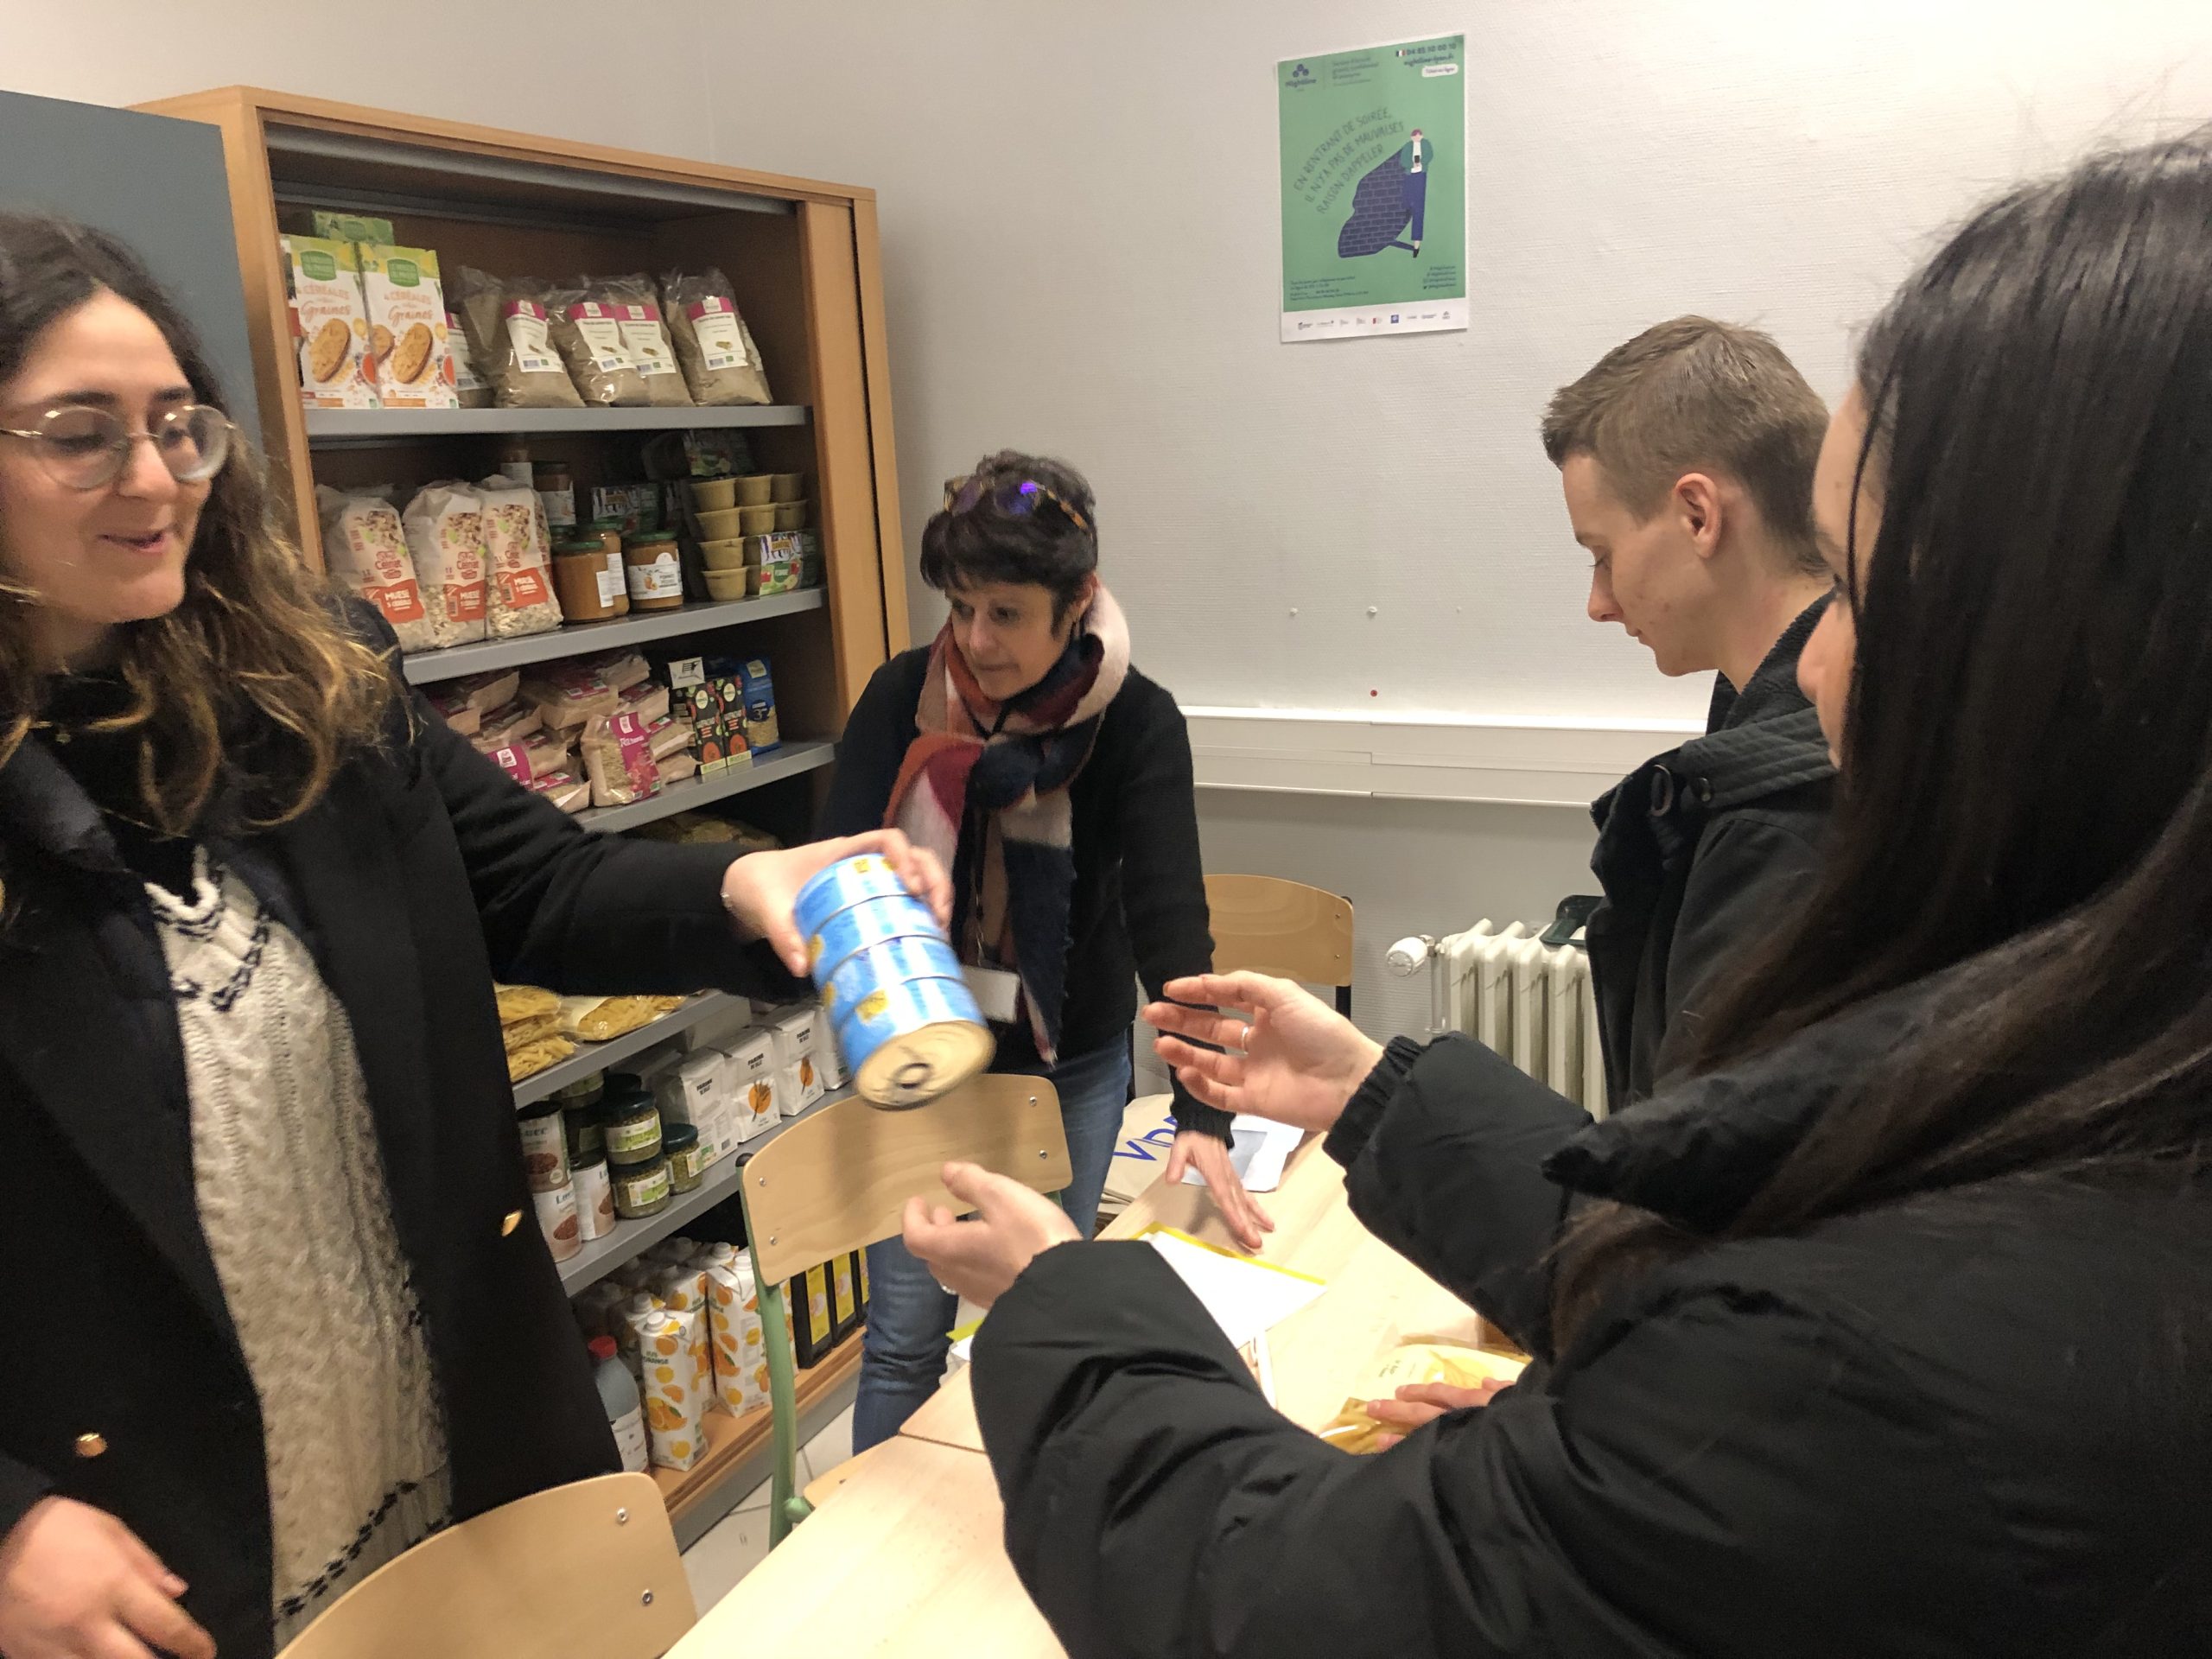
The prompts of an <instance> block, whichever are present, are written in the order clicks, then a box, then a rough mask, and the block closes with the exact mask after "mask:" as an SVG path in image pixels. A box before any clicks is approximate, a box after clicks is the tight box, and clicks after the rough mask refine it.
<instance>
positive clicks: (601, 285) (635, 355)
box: [587, 271, 691, 409]
mask: <svg viewBox="0 0 2212 1659" xmlns="http://www.w3.org/2000/svg"><path fill="white" fill-rule="evenodd" d="M587 294H588V297H589V298H590V299H592V300H593V301H594V302H597V303H598V304H600V305H602V306H604V307H606V308H607V310H608V311H609V312H611V313H612V314H613V317H614V321H615V323H616V326H617V327H619V328H620V330H621V334H622V344H623V346H625V347H626V349H627V350H628V352H629V353H630V359H631V361H632V362H633V363H635V364H636V365H638V373H639V377H640V378H642V379H643V380H644V381H645V399H644V401H645V403H647V404H651V405H652V407H653V408H655V409H687V408H689V407H690V404H691V392H690V388H689V387H687V386H686V385H684V384H683V370H682V369H680V368H678V367H677V363H676V346H675V343H674V342H673V341H672V340H670V339H669V337H668V324H667V323H666V321H664V320H663V318H662V316H661V310H660V296H659V295H658V293H657V292H655V291H654V289H653V279H652V277H648V276H646V275H645V273H644V272H643V271H639V272H638V273H636V274H635V275H633V276H629V277H601V278H599V279H597V280H595V281H594V280H591V279H587Z"/></svg>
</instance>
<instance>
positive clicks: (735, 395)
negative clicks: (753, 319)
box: [660, 266, 775, 404]
mask: <svg viewBox="0 0 2212 1659" xmlns="http://www.w3.org/2000/svg"><path fill="white" fill-rule="evenodd" d="M660 292H661V301H662V306H663V309H664V312H665V313H666V315H667V317H668V326H669V328H670V331H671V333H672V334H674V335H675V339H676V360H677V362H678V363H680V364H682V365H683V378H684V381H685V383H686V384H687V385H689V386H690V388H691V399H692V401H693V402H694V403H698V404H767V403H773V402H774V401H775V400H774V399H773V398H772V397H770V396H769V395H768V371H767V365H766V364H765V363H763V362H762V361H761V358H760V346H759V345H757V344H756V343H755V342H754V340H753V331H752V330H751V329H750V328H748V327H746V326H745V319H744V318H742V317H741V316H740V315H738V314H737V296H736V294H735V292H734V290H733V289H731V287H730V285H729V278H728V277H725V276H723V275H722V274H721V271H719V270H715V269H714V268H713V267H712V266H709V267H708V269H706V270H702V271H697V272H689V271H681V270H671V271H670V272H669V273H668V275H666V276H665V277H662V278H661V279H660Z"/></svg>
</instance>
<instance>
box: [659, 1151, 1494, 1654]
mask: <svg viewBox="0 0 2212 1659" xmlns="http://www.w3.org/2000/svg"><path fill="white" fill-rule="evenodd" d="M1262 1204H1264V1205H1266V1206H1267V1208H1268V1211H1269V1213H1270V1214H1272V1215H1273V1216H1274V1220H1275V1230H1274V1232H1273V1233H1271V1234H1269V1235H1268V1241H1267V1243H1266V1245H1265V1247H1264V1248H1263V1249H1262V1250H1261V1252H1260V1255H1261V1257H1262V1260H1265V1261H1268V1262H1275V1263H1277V1264H1279V1265H1281V1266H1283V1267H1287V1268H1294V1269H1296V1270H1297V1271H1299V1272H1300V1273H1308V1274H1313V1275H1314V1276H1316V1277H1317V1278H1320V1279H1324V1280H1325V1281H1328V1289H1327V1290H1326V1291H1325V1292H1324V1293H1323V1294H1321V1295H1320V1296H1319V1297H1318V1298H1317V1299H1316V1300H1314V1301H1313V1302H1312V1303H1310V1304H1308V1305H1307V1306H1306V1307H1304V1308H1302V1309H1300V1311H1299V1312H1298V1313H1295V1314H1294V1315H1292V1316H1291V1317H1290V1318H1289V1319H1285V1320H1284V1321H1282V1323H1281V1324H1280V1325H1276V1326H1275V1327H1274V1329H1273V1330H1271V1331H1270V1332H1268V1351H1269V1357H1270V1359H1271V1361H1272V1364H1273V1370H1274V1383H1275V1396H1276V1405H1277V1407H1278V1408H1280V1409H1281V1411H1282V1413H1283V1414H1284V1415H1286V1416H1287V1417H1289V1418H1290V1419H1291V1420H1292V1421H1294V1422H1297V1423H1300V1424H1302V1425H1304V1426H1305V1427H1308V1428H1313V1427H1319V1426H1320V1425H1321V1424H1322V1423H1325V1422H1326V1421H1328V1420H1329V1419H1330V1418H1331V1417H1332V1416H1334V1415H1335V1414H1336V1413H1337V1412H1338V1409H1339V1408H1342V1406H1343V1405H1344V1400H1345V1397H1346V1395H1347V1392H1348V1391H1349V1390H1350V1389H1351V1388H1352V1387H1353V1385H1354V1384H1355V1383H1357V1379H1358V1376H1359V1374H1360V1373H1361V1372H1362V1371H1363V1370H1365V1368H1366V1366H1367V1364H1368V1363H1369V1362H1370V1360H1371V1359H1372V1358H1374V1357H1375V1356H1376V1354H1378V1353H1379V1352H1380V1351H1382V1350H1383V1348H1385V1347H1387V1346H1388V1345H1389V1344H1391V1343H1393V1342H1395V1341H1398V1340H1402V1339H1403V1338H1410V1337H1416V1336H1438V1337H1448V1338H1457V1339H1459V1340H1461V1341H1470V1342H1474V1341H1482V1342H1486V1343H1487V1344H1490V1345H1493V1346H1500V1347H1502V1346H1503V1341H1502V1339H1501V1338H1498V1336H1497V1333H1496V1332H1494V1331H1491V1330H1490V1329H1489V1328H1488V1327H1486V1326H1485V1325H1484V1324H1483V1322H1482V1321H1481V1319H1478V1317H1477V1316H1476V1315H1475V1313H1472V1312H1471V1310H1470V1309H1469V1308H1467V1307H1466V1306H1465V1304H1463V1303H1461V1302H1460V1301H1459V1300H1457V1299H1456V1298H1454V1297H1453V1296H1452V1295H1451V1294H1450V1293H1448V1292H1446V1290H1444V1289H1443V1288H1442V1287H1440V1286H1438V1285H1437V1284H1436V1283H1435V1282H1434V1281H1432V1280H1430V1279H1429V1278H1427V1276H1426V1275H1424V1274H1422V1273H1421V1272H1420V1271H1419V1270H1418V1269H1417V1268H1414V1267H1413V1266H1412V1264H1410V1263H1409V1262H1407V1261H1406V1260H1405V1259H1404V1258H1403V1257H1402V1256H1400V1255H1397V1254H1396V1253H1395V1251H1393V1250H1391V1249H1389V1247H1388V1246H1386V1245H1384V1244H1383V1243H1381V1241H1379V1240H1378V1239H1376V1237H1375V1236H1373V1235H1372V1234H1370V1233H1369V1232H1368V1231H1367V1230H1366V1229H1365V1228H1363V1227H1362V1226H1361V1225H1360V1224H1359V1223H1358V1221H1357V1219H1356V1218H1355V1217H1353V1215H1352V1213H1351V1207H1350V1205H1348V1204H1347V1203H1346V1202H1345V1198H1344V1177H1343V1172H1342V1171H1341V1170H1339V1169H1338V1166H1336V1164H1335V1163H1334V1162H1332V1160H1330V1159H1329V1158H1328V1157H1326V1156H1325V1154H1323V1152H1322V1150H1321V1147H1320V1144H1319V1141H1308V1142H1307V1143H1306V1145H1305V1146H1304V1147H1300V1149H1299V1151H1298V1152H1297V1153H1296V1154H1294V1155H1293V1156H1292V1159H1291V1160H1290V1165H1289V1167H1288V1169H1287V1171H1286V1172H1285V1174H1284V1177H1283V1182H1282V1185H1281V1189H1280V1190H1279V1191H1277V1192H1273V1193H1270V1194H1268V1195H1267V1196H1266V1197H1265V1198H1262ZM1155 1225H1160V1226H1167V1227H1173V1228H1175V1229H1177V1230H1180V1231H1182V1232H1185V1233H1187V1234H1189V1235H1190V1236H1192V1237H1194V1238H1198V1239H1201V1240H1204V1241H1205V1242H1206V1243H1212V1244H1217V1245H1221V1246H1224V1247H1225V1248H1227V1249H1232V1250H1233V1249H1235V1248H1236V1246H1235V1245H1234V1243H1232V1242H1231V1240H1230V1236H1229V1230H1228V1229H1227V1228H1226V1227H1225V1226H1224V1224H1222V1223H1221V1221H1220V1220H1219V1218H1218V1217H1217V1216H1216V1215H1215V1214H1214V1212H1213V1209H1212V1206H1211V1203H1210V1202H1209V1200H1208V1198H1207V1196H1206V1193H1205V1189H1203V1188H1201V1187H1196V1186H1181V1185H1178V1186H1166V1185H1154V1186H1153V1187H1152V1188H1151V1189H1150V1190H1148V1191H1147V1192H1145V1193H1144V1194H1143V1195H1142V1196H1141V1197H1140V1198H1138V1199H1137V1200H1136V1201H1135V1203H1134V1204H1132V1205H1130V1206H1129V1208H1128V1210H1127V1211H1124V1212H1123V1214H1122V1217H1120V1219H1118V1220H1117V1221H1116V1222H1115V1224H1113V1225H1112V1226H1111V1227H1109V1228H1108V1229H1107V1230H1105V1231H1104V1232H1103V1234H1102V1235H1101V1236H1102V1237H1106V1238H1133V1237H1135V1236H1137V1235H1139V1234H1141V1233H1142V1232H1144V1231H1145V1230H1147V1229H1148V1228H1150V1227H1153V1226H1155ZM1004 1520H1005V1513H1004V1510H1003V1509H1002V1508H1001V1504H1000V1503H999V1495H998V1488H997V1486H996V1484H995V1482H994V1481H993V1479H992V1477H991V1471H990V1465H989V1463H988V1460H987V1459H985V1458H984V1457H983V1456H982V1435H981V1434H980V1433H978V1431H977V1428H976V1410H975V1404H974V1401H973V1399H972V1396H971V1395H970V1394H969V1370H967V1369H963V1370H960V1371H957V1372H956V1373H954V1375H953V1376H951V1377H950V1378H949V1379H948V1380H947V1382H946V1383H945V1385H944V1387H943V1388H942V1389H939V1390H938V1393H937V1394H936V1395H935V1396H933V1397H932V1398H931V1401H930V1402H929V1403H928V1404H927V1405H926V1406H925V1407H923V1408H922V1409H921V1410H919V1411H918V1412H917V1413H915V1414H914V1415H913V1417H912V1419H911V1420H910V1421H908V1422H907V1424H906V1427H905V1428H904V1429H902V1430H901V1431H900V1432H899V1436H898V1437H897V1438H896V1439H895V1440H890V1441H887V1442H886V1443H885V1444H884V1445H883V1446H880V1447H878V1448H877V1449H876V1451H875V1452H871V1453H870V1454H869V1456H868V1461H867V1463H866V1464H865V1465H862V1466H861V1467H859V1468H857V1469H855V1470H854V1471H852V1472H851V1475H850V1478H849V1479H847V1480H846V1481H845V1483H844V1484H842V1486H841V1487H840V1488H839V1489H838V1490H837V1491H835V1492H834V1493H833V1494H831V1495H830V1496H829V1500H828V1501H827V1502H826V1503H824V1504H823V1507H822V1509H821V1510H818V1511H817V1513H816V1514H815V1515H814V1516H811V1517H810V1519H809V1520H808V1521H807V1522H806V1523H805V1524H804V1526H801V1527H799V1528H798V1529H795V1530H794V1531H793V1532H792V1533H791V1536H790V1537H789V1538H788V1539H787V1540H786V1541H785V1542H784V1544H783V1545H782V1547H781V1548H778V1549H776V1550H775V1551H773V1552H772V1554H770V1555H769V1556H768V1558H767V1560H765V1561H763V1562H762V1563H761V1564H760V1566H759V1567H755V1568H753V1571H752V1572H751V1573H748V1574H747V1575H746V1577H745V1579H744V1580H743V1581H742V1582H741V1583H740V1584H739V1585H738V1586H737V1587H736V1588H735V1589H734V1590H733V1591H731V1592H730V1593H729V1594H728V1596H727V1597H725V1598H724V1599H722V1601H721V1603H720V1604H719V1605H716V1606H715V1608H714V1609H713V1610H712V1611H709V1613H708V1614H707V1616H706V1617H705V1618H703V1619H702V1620H701V1621H700V1623H699V1624H698V1626H697V1627H696V1629H695V1630H693V1631H692V1632H691V1633H690V1635H689V1636H687V1637H685V1638H684V1639H683V1641H682V1642H681V1643H678V1644H677V1647H676V1648H675V1649H674V1650H673V1651H672V1653H671V1656H670V1659H737V1656H740V1655H743V1654H753V1653H764V1652H765V1653H785V1652H797V1651H800V1650H802V1648H801V1644H803V1643H804V1644H807V1645H810V1646H815V1647H819V1646H822V1645H823V1644H824V1643H827V1644H829V1646H830V1647H831V1648H832V1649H834V1650H835V1651H836V1652H837V1653H839V1654H840V1655H847V1654H850V1655H864V1654H878V1653H882V1654H891V1653H899V1654H910V1653H933V1652H940V1651H950V1650H958V1651H964V1652H970V1653H982V1654H988V1655H991V1656H993V1659H1001V1656H1007V1659H1030V1656H1036V1659H1049V1656H1055V1655H1058V1654H1059V1653H1060V1652H1061V1651H1062V1650H1061V1649H1060V1647H1059V1645H1058V1643H1056V1642H1054V1641H1053V1639H1052V1632H1051V1631H1050V1630H1048V1629H1047V1628H1046V1624H1045V1623H1044V1621H1043V1619H1042V1618H1039V1615H1038V1613H1037V1611H1036V1610H1035V1608H1034V1607H1033V1606H1032V1605H1031V1604H1030V1601H1029V1598H1028V1596H1027V1594H1026V1593H1025V1592H1023V1590H1022V1588H1021V1586H1020V1581H1019V1580H1017V1579H1016V1578H1015V1577H1014V1568H1013V1567H1012V1566H1011V1565H1010V1564H1009V1563H1008V1562H1007V1558H1006V1551H1005V1548H1004V1547H1003V1544H1002V1543H1001V1529H1002V1527H1003V1525H1004Z"/></svg>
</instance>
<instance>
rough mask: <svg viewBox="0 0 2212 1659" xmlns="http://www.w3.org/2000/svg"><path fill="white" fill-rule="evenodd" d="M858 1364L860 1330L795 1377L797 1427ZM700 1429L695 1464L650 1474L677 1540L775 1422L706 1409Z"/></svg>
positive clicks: (761, 1450)
mask: <svg viewBox="0 0 2212 1659" xmlns="http://www.w3.org/2000/svg"><path fill="white" fill-rule="evenodd" d="M860 1363H861V1332H858V1331H855V1332H853V1333H852V1335H850V1336H849V1337H847V1338H845V1339H844V1340H843V1341H842V1342H841V1343H839V1344H837V1345H836V1347H835V1348H832V1349H831V1350H830V1351H829V1352H828V1353H827V1354H825V1355H823V1357H821V1358H820V1359H819V1360H817V1361H816V1362H815V1363H814V1364H812V1365H810V1366H809V1367H808V1368H807V1369H806V1370H803V1371H801V1372H799V1373H798V1388H797V1389H795V1390H794V1392H795V1393H796V1394H797V1395H798V1413H799V1419H800V1421H801V1424H802V1426H804V1423H805V1420H806V1416H807V1413H808V1411H809V1408H811V1407H812V1406H813V1405H814V1404H815V1403H816V1402H817V1401H819V1400H820V1399H821V1398H822V1397H823V1395H827V1394H829V1393H831V1392H832V1391H833V1390H835V1389H836V1388H837V1386H838V1385H839V1384H840V1383H843V1382H845V1381H846V1380H847V1379H849V1377H851V1376H853V1375H854V1373H855V1372H856V1371H858V1370H860ZM702 1427H703V1429H704V1431H705V1433H704V1439H705V1440H706V1442H707V1449H706V1450H705V1451H704V1452H701V1453H700V1455H699V1461H698V1462H696V1463H695V1464H693V1465H691V1466H690V1468H689V1469H685V1470H682V1471H678V1470H675V1469H659V1468H656V1469H655V1470H653V1471H652V1477H653V1482H654V1484H656V1485H658V1487H659V1488H660V1495H661V1501H662V1502H663V1503H666V1504H667V1505H668V1518H669V1520H670V1522H671V1523H672V1524H673V1525H674V1526H675V1527H676V1528H677V1534H678V1535H679V1536H681V1535H682V1534H683V1530H684V1525H683V1523H684V1522H685V1521H686V1520H687V1519H688V1518H689V1517H690V1511H691V1510H693V1509H695V1508H696V1507H697V1506H698V1505H699V1504H700V1503H703V1502H705V1501H706V1499H707V1498H708V1497H709V1496H710V1495H711V1494H712V1493H713V1491H715V1488H716V1487H718V1486H720V1485H721V1484H723V1483H724V1482H725V1481H726V1480H727V1479H728V1476H729V1472H730V1471H731V1470H733V1469H734V1468H736V1467H737V1466H738V1465H741V1464H742V1463H744V1462H745V1461H746V1460H747V1459H748V1458H752V1457H755V1456H760V1455H763V1454H765V1453H766V1451H767V1448H768V1444H769V1441H770V1440H771V1438H772V1436H773V1433H774V1431H775V1424H774V1420H773V1419H772V1417H771V1415H770V1414H769V1413H768V1411H767V1409H766V1408H765V1407H764V1408H761V1409H760V1410H758V1411H748V1412H747V1413H746V1414H745V1415H743V1416H742V1417H734V1416H732V1415H731V1414H729V1413H728V1412H725V1411H715V1410H709V1412H708V1413H707V1415H706V1419H705V1421H704V1423H703V1424H702ZM819 1472H822V1471H817V1473H819ZM799 1480H800V1483H801V1484H804V1481H805V1477H804V1475H803V1474H802V1475H801V1476H800V1477H799Z"/></svg>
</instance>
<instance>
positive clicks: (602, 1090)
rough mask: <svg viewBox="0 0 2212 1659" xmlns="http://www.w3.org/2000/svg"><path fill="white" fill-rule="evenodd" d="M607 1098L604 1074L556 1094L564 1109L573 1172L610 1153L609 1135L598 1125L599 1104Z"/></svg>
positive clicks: (601, 1073) (565, 1129) (574, 1084)
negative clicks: (580, 1165) (601, 1155)
mask: <svg viewBox="0 0 2212 1659" xmlns="http://www.w3.org/2000/svg"><path fill="white" fill-rule="evenodd" d="M606 1096H607V1073H605V1072H604V1071H594V1072H593V1073H592V1074H591V1075H590V1076H589V1077H580V1078H578V1079H577V1080H576V1081H575V1082H574V1083H572V1084H569V1085H568V1086H567V1087H566V1088H564V1089H556V1090H554V1091H553V1098H554V1100H555V1101H556V1102H557V1103H559V1105H560V1108H561V1126H562V1132H563V1134H564V1135H566V1136H567V1138H568V1142H569V1166H570V1167H571V1168H574V1166H575V1165H577V1164H578V1163H581V1162H582V1161H583V1160H585V1159H587V1158H588V1157H589V1156H591V1155H592V1154H594V1153H597V1154H605V1152H606V1150H607V1135H606V1132H605V1131H604V1130H603V1129H602V1128H601V1127H600V1122H599V1109H600V1103H601V1101H602V1100H604V1099H605V1098H606Z"/></svg>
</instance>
